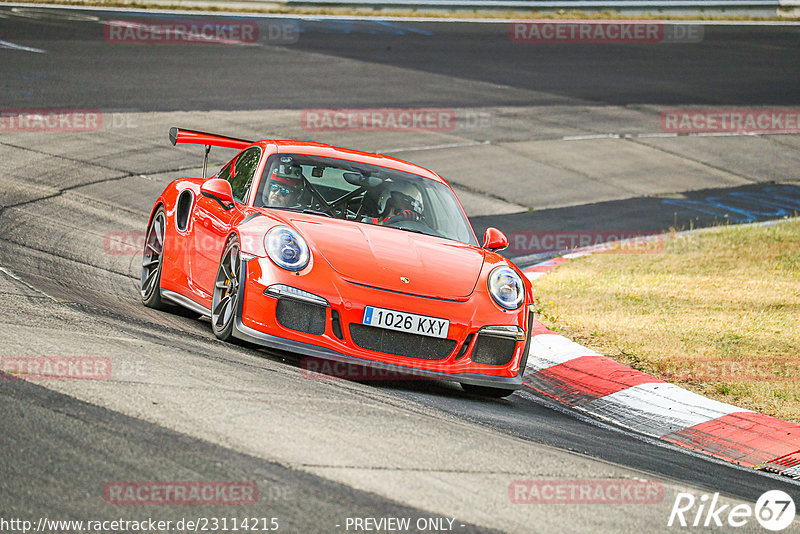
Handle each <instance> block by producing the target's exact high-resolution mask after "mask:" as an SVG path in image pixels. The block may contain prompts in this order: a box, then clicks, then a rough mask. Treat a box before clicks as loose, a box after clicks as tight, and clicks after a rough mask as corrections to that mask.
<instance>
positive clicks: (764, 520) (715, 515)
mask: <svg viewBox="0 0 800 534" xmlns="http://www.w3.org/2000/svg"><path fill="white" fill-rule="evenodd" d="M794 517H795V505H794V500H793V499H792V497H791V496H789V494H787V493H786V492H783V491H781V490H770V491H767V492H765V493H763V494H762V495H761V496H760V497H759V498H758V500H757V501H756V504H755V507H753V506H752V505H750V504H737V505H736V506H733V507H731V505H730V504H721V503H720V500H719V493H714V494H713V495H711V496H709V495H708V494H703V495H701V496H700V498H699V499H698V498H697V497H695V496H694V495H692V494H691V493H678V494H677V495H676V496H675V504H673V505H672V512H671V513H670V514H669V521H668V522H667V526H669V527H672V526H677V527H722V526H729V527H743V526H745V525H747V524H748V522H749V521H750V520H751V519H752V518H755V519H756V521H758V523H759V524H760V525H761V526H762V527H764V528H765V529H767V530H771V531H773V532H779V531H781V530H784V529H785V528H787V527H789V525H791V524H792V522H793V521H794Z"/></svg>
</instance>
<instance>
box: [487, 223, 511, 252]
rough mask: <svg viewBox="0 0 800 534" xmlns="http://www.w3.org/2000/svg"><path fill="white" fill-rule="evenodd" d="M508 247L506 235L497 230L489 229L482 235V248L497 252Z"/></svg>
mask: <svg viewBox="0 0 800 534" xmlns="http://www.w3.org/2000/svg"><path fill="white" fill-rule="evenodd" d="M507 247H508V238H507V237H506V234H504V233H503V232H501V231H500V230H498V229H497V228H492V227H489V228H487V229H486V232H484V234H483V248H485V249H487V250H491V251H492V252H497V251H498V250H503V249H504V248H507Z"/></svg>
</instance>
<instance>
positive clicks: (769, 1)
mask: <svg viewBox="0 0 800 534" xmlns="http://www.w3.org/2000/svg"><path fill="white" fill-rule="evenodd" d="M286 5H287V6H297V7H301V6H323V7H334V6H336V7H354V8H376V9H387V8H393V7H394V8H404V9H409V8H412V9H417V10H421V11H426V10H465V9H468V10H525V11H528V10H530V11H557V10H566V11H603V10H613V11H622V12H628V13H682V14H691V13H697V14H701V13H706V14H713V13H722V12H724V13H728V14H731V12H744V13H747V14H750V15H753V16H773V17H774V16H776V15H779V14H781V11H782V10H784V11H785V10H792V9H797V7H798V6H800V0H288V1H286ZM785 14H789V13H785Z"/></svg>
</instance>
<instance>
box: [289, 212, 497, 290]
mask: <svg viewBox="0 0 800 534" xmlns="http://www.w3.org/2000/svg"><path fill="white" fill-rule="evenodd" d="M291 219H292V220H291V223H292V225H293V226H294V227H295V228H297V229H298V230H299V231H300V233H301V234H302V235H303V236H304V237H305V238H307V239H308V241H309V244H310V245H311V246H312V248H313V249H314V253H315V254H317V253H319V254H322V256H323V257H324V258H325V260H326V261H327V262H328V264H329V265H330V266H331V267H332V268H333V269H334V270H336V271H337V272H338V273H339V274H341V276H342V277H343V278H344V279H346V280H347V281H349V282H354V283H357V284H363V285H367V286H371V287H377V288H380V289H387V290H390V291H399V292H402V293H410V294H414V295H421V296H426V297H437V298H444V299H453V300H459V299H465V298H466V297H468V296H469V295H470V294H472V291H473V290H474V289H475V284H476V283H477V281H478V276H479V275H480V272H481V267H482V266H483V261H484V250H483V249H481V248H478V247H475V246H471V245H467V244H464V243H459V242H457V241H451V240H448V239H442V238H438V237H433V236H428V235H422V234H418V233H413V232H406V231H403V230H398V229H395V228H384V227H382V226H376V225H370V224H360V223H354V222H345V221H331V220H330V219H327V220H324V221H318V220H310V219H308V218H306V217H296V218H295V217H291ZM315 219H317V218H315ZM404 280H407V282H405V281H404Z"/></svg>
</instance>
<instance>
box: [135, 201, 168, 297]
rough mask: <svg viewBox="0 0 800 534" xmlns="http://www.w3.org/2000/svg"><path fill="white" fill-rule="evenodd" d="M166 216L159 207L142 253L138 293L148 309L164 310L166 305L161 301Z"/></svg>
mask: <svg viewBox="0 0 800 534" xmlns="http://www.w3.org/2000/svg"><path fill="white" fill-rule="evenodd" d="M166 228H167V215H166V212H165V211H164V206H159V208H158V209H157V210H156V213H155V215H153V220H152V221H150V226H149V227H148V228H147V235H146V237H145V240H144V250H143V251H142V281H141V286H140V292H141V296H142V303H143V304H144V305H145V306H147V307H148V308H154V309H156V310H164V309H166V308H167V305H166V304H165V303H164V302H162V300H161V267H162V265H163V261H164V243H165V232H166Z"/></svg>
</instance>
